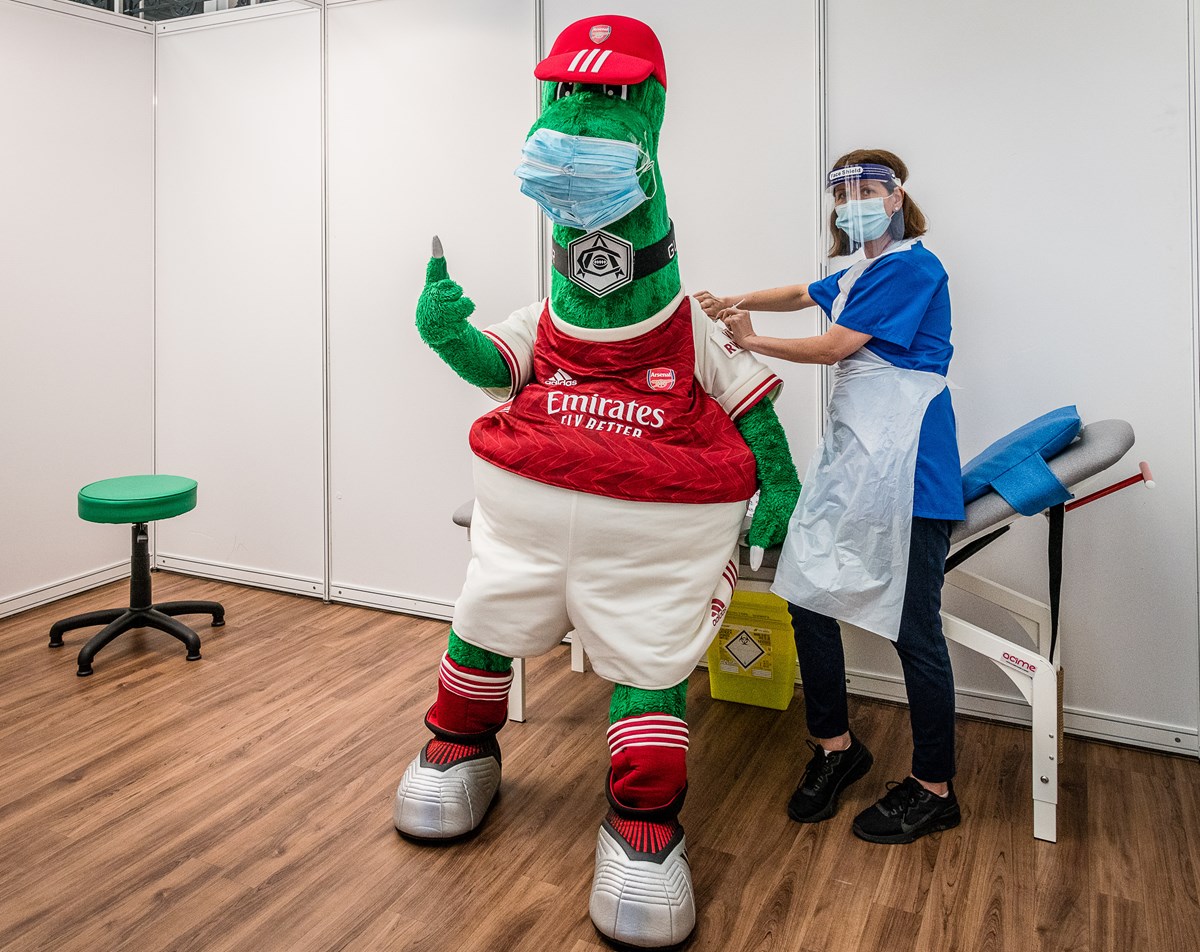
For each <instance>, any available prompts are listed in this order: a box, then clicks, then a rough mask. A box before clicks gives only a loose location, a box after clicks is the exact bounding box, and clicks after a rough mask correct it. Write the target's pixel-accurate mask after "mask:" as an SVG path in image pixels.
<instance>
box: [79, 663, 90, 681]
mask: <svg viewBox="0 0 1200 952" xmlns="http://www.w3.org/2000/svg"><path fill="white" fill-rule="evenodd" d="M91 673H92V666H91V665H88V666H87V667H86V668H85V667H84V666H83V665H80V666H79V670H78V671H76V672H75V676H76V677H79V678H86V677H87V676H88V675H89V674H91Z"/></svg>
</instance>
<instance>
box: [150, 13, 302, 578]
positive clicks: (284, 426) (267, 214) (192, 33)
mask: <svg viewBox="0 0 1200 952" xmlns="http://www.w3.org/2000/svg"><path fill="white" fill-rule="evenodd" d="M321 150H322V146H321V17H320V14H319V12H318V11H316V10H312V9H308V8H305V9H304V10H303V12H297V13H288V14H285V15H275V16H265V17H261V18H258V19H247V20H241V21H238V20H221V19H219V18H214V19H213V20H208V21H207V22H206V18H197V19H196V20H194V21H180V22H177V23H171V24H163V25H161V26H160V28H159V37H158V133H157V151H156V158H157V175H158V193H157V223H158V232H157V263H158V268H157V315H156V328H157V338H156V349H157V357H158V359H157V395H158V396H157V420H156V433H157V466H158V471H159V472H164V473H178V474H180V475H185V476H191V477H193V478H194V479H196V480H197V481H198V482H199V484H200V489H199V504H198V506H197V508H196V509H195V510H194V511H193V512H191V513H188V514H187V515H186V516H182V517H180V518H177V519H173V520H170V521H169V522H164V523H161V524H160V525H159V527H158V539H157V556H158V559H157V562H158V564H159V565H162V566H165V567H168V568H179V569H183V570H185V571H191V572H197V573H200V574H211V575H217V576H221V577H229V578H234V579H240V580H243V581H249V582H255V583H259V584H265V585H269V586H271V587H277V588H283V589H290V590H293V591H299V592H304V593H308V594H321V593H322V592H323V588H324V558H325V557H324V488H323V479H324V477H323V473H324V457H323V432H324V395H323V387H324V382H323V372H324V356H323V343H322V219H321V214H322V213H321Z"/></svg>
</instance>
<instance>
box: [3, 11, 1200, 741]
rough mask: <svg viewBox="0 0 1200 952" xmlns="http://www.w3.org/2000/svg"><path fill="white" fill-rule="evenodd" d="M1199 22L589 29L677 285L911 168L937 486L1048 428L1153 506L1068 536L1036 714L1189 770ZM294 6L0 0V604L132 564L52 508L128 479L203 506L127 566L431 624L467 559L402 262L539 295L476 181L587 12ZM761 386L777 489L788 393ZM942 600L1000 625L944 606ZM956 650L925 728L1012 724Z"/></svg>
mask: <svg viewBox="0 0 1200 952" xmlns="http://www.w3.org/2000/svg"><path fill="white" fill-rule="evenodd" d="M1196 2H1197V0H1160V2H1159V3H1157V4H1154V5H1153V12H1152V14H1151V13H1147V12H1146V11H1144V10H1142V9H1141V8H1139V7H1138V6H1137V5H1135V4H1130V3H1128V2H1125V0H1061V2H1059V3H1055V4H1044V3H1036V2H1034V0H1014V2H1013V3H1008V4H996V3H993V4H962V3H956V2H953V0H916V2H913V3H910V4H906V5H904V15H903V16H900V17H897V16H896V6H897V5H896V4H895V3H894V2H891V0H797V2H793V3H783V2H779V3H763V4H741V5H733V4H727V3H724V2H719V0H699V2H694V3H688V4H682V3H676V2H670V0H637V2H635V0H616V2H614V3H612V4H606V5H605V6H604V8H603V9H604V10H606V11H608V12H611V13H617V14H626V15H631V16H635V17H638V18H640V19H643V20H645V21H646V22H648V23H650V24H651V25H652V26H653V27H654V29H655V31H656V32H657V33H658V35H659V37H660V39H661V41H662V43H663V47H664V51H665V57H666V66H667V74H668V95H667V113H666V120H665V125H664V128H663V133H662V148H661V155H660V159H661V161H662V166H663V178H664V182H665V188H666V191H667V195H668V201H669V207H670V209H671V213H672V217H673V219H674V221H675V225H676V231H677V235H678V247H679V254H680V264H681V271H682V274H683V279H684V283H685V288H686V289H687V290H690V291H696V290H699V289H701V288H707V289H709V290H712V291H715V292H717V293H722V294H724V293H737V292H740V291H748V290H752V289H755V288H759V287H765V286H772V285H780V284H790V283H796V282H802V281H805V280H808V279H811V278H813V277H815V276H817V275H818V274H820V273H821V271H822V269H823V267H824V264H825V263H824V261H823V257H822V253H823V249H822V248H821V247H820V243H819V239H818V234H819V230H820V229H819V223H818V217H819V216H818V211H819V204H820V193H821V177H822V174H823V171H824V168H825V166H826V164H827V163H828V161H829V160H830V159H831V158H832V157H834V156H835V155H837V154H839V153H841V152H843V151H846V150H848V149H850V148H854V147H860V146H864V145H880V146H883V147H886V148H890V149H893V150H894V151H896V152H898V153H899V154H900V155H901V156H902V157H903V158H904V159H905V160H906V161H907V162H908V163H909V166H910V168H911V172H912V175H911V179H910V182H909V185H910V188H911V192H912V194H913V196H914V197H915V198H916V199H917V201H918V202H919V203H920V204H921V206H922V207H923V208H924V210H925V212H926V214H927V216H928V218H929V221H930V225H931V228H930V233H929V235H928V237H927V244H928V245H929V247H931V248H932V249H933V250H934V251H935V252H937V253H938V254H939V256H940V257H941V258H942V260H943V261H944V262H945V264H946V266H947V269H948V271H949V273H950V276H951V295H952V299H953V305H954V314H955V330H954V342H955V345H956V348H957V352H956V356H955V360H954V363H953V365H952V367H951V377H952V379H953V381H954V383H955V384H957V385H958V386H959V387H960V388H961V389H959V390H957V391H956V392H955V394H954V400H955V406H956V409H957V415H958V421H959V431H960V449H961V453H962V457H963V459H964V460H965V459H967V458H969V457H971V456H973V455H975V454H976V453H977V452H978V451H979V450H981V449H982V448H984V447H985V446H986V445H987V444H989V443H990V442H992V441H993V440H995V439H997V438H998V437H1000V436H1002V435H1004V434H1005V433H1007V432H1008V431H1010V430H1011V429H1013V428H1014V427H1016V426H1018V425H1020V424H1021V423H1024V422H1026V421H1027V420H1029V419H1031V418H1033V417H1034V416H1037V415H1039V414H1041V413H1043V412H1045V411H1047V410H1050V409H1053V408H1055V407H1058V406H1061V405H1064V404H1070V403H1074V404H1077V405H1078V407H1079V409H1080V412H1081V414H1082V416H1083V418H1084V420H1085V421H1094V420H1100V419H1104V418H1108V417H1121V418H1124V419H1126V420H1128V421H1129V422H1130V423H1132V425H1133V427H1134V429H1135V431H1136V433H1137V445H1136V447H1135V448H1134V450H1133V451H1132V453H1131V454H1130V455H1129V459H1127V460H1126V461H1125V462H1124V463H1122V464H1121V465H1120V466H1119V467H1117V468H1116V470H1114V471H1113V472H1112V473H1111V474H1108V475H1111V479H1112V480H1116V479H1117V478H1120V477H1122V476H1125V475H1128V474H1131V473H1133V472H1134V471H1135V468H1136V462H1137V460H1140V459H1146V460H1148V461H1149V463H1150V464H1151V466H1152V468H1153V469H1154V472H1155V475H1156V477H1157V480H1158V488H1157V489H1156V490H1154V491H1153V492H1150V491H1147V490H1145V489H1143V488H1140V487H1138V488H1134V489H1129V490H1126V491H1124V492H1122V493H1120V494H1118V495H1115V496H1113V497H1111V498H1108V499H1105V500H1102V501H1100V502H1098V503H1096V504H1095V505H1092V506H1088V507H1087V508H1085V509H1081V510H1079V511H1077V512H1075V513H1072V514H1070V515H1069V516H1068V518H1067V524H1066V562H1065V565H1066V571H1065V577H1064V583H1063V622H1062V638H1061V649H1060V650H1061V659H1062V661H1063V665H1064V668H1065V671H1066V708H1067V721H1066V726H1067V729H1068V730H1072V731H1074V732H1076V733H1082V734H1090V735H1092V736H1098V737H1103V738H1107V739H1112V740H1125V741H1130V742H1133V743H1137V744H1143V745H1148V746H1154V747H1160V748H1165V749H1172V750H1189V751H1193V752H1194V751H1196V750H1197V749H1198V743H1197V725H1198V722H1200V618H1198V612H1200V605H1198V604H1197V588H1198V578H1197V576H1198V564H1197V543H1198V537H1197V535H1198V534H1197V509H1198V499H1197V473H1196V449H1197V434H1198V427H1200V420H1198V411H1197V390H1198V389H1200V383H1198V381H1197V365H1198V361H1200V355H1198V354H1197V346H1198V344H1197V332H1196V322H1197V310H1198V308H1200V303H1198V302H1200V263H1198V262H1197V260H1196V257H1197V248H1198V246H1200V235H1198V234H1197V230H1198V227H1200V225H1198V222H1197V219H1198V217H1200V212H1198V206H1200V200H1198V195H1200V181H1197V180H1196V151H1197V146H1196V143H1195V141H1193V140H1194V137H1195V130H1196V126H1197V120H1196V108H1197V102H1198V101H1200V87H1197V85H1196V84H1197V77H1198V75H1200V70H1197V68H1196V67H1197V64H1196V62H1195V60H1196V48H1197V47H1198V46H1200V23H1197V17H1196V15H1195V12H1196ZM319 6H320V4H319V3H317V2H315V0H313V3H312V5H309V4H308V3H307V2H302V0H277V2H273V3H271V4H267V5H265V6H261V7H254V8H247V9H244V10H229V11H224V12H222V13H216V14H212V15H206V16H201V17H193V18H184V19H181V20H177V21H166V22H162V23H158V24H149V23H142V22H139V21H136V20H133V19H130V18H126V17H117V16H115V15H113V14H108V13H104V12H99V11H96V10H93V9H90V8H88V7H84V6H80V5H78V4H69V3H60V2H58V0H0V128H2V129H3V131H4V135H5V144H6V146H5V148H4V149H0V176H2V177H3V180H4V182H5V183H6V184H7V185H8V186H9V187H8V188H6V191H5V201H4V204H3V209H2V215H0V219H2V220H0V333H2V335H3V336H2V338H0V405H2V406H3V407H4V412H3V413H0V452H2V453H3V466H2V467H0V506H2V507H3V509H2V510H0V525H2V526H3V531H2V532H0V614H6V613H9V612H12V611H18V610H20V609H22V608H26V607H29V606H31V605H35V604H38V603H40V602H43V601H47V600H49V599H51V598H54V597H57V596H59V595H61V594H65V593H68V592H73V591H78V590H81V589H83V588H86V587H88V586H89V585H94V584H97V583H98V582H100V581H104V580H106V579H110V578H115V577H118V576H119V575H121V574H122V573H123V572H125V571H127V560H128V542H129V540H128V534H127V533H125V532H121V531H118V530H117V529H116V528H115V527H111V528H106V527H98V526H91V525H88V524H86V523H82V522H80V521H79V520H78V519H77V517H76V515H75V494H76V492H77V491H78V489H79V487H80V486H82V485H83V484H84V483H86V482H89V481H91V480H94V479H98V478H103V477H106V476H112V475H119V474H122V473H134V472H148V471H157V472H165V473H180V474H183V475H189V476H193V477H195V478H196V479H197V480H198V481H199V483H200V494H199V497H200V498H199V506H198V507H197V509H196V510H195V511H194V512H191V513H188V514H186V515H184V516H181V517H178V518H176V519H172V520H168V521H164V522H163V523H162V524H160V525H159V527H158V533H157V550H156V553H157V564H158V565H160V566H164V567H168V568H173V569H178V570H182V571H186V572H192V573H196V574H202V575H213V576H218V577H224V578H230V579H233V580H240V581H245V582H250V583H254V584H260V585H266V586H269V587H273V588H280V589H284V590H290V591H296V592H302V593H306V594H310V595H322V594H327V595H328V597H330V598H332V599H334V600H337V601H347V602H357V603H361V604H367V605H375V606H380V607H387V608H393V609H399V610H403V611H409V612H414V613H418V614H426V615H433V616H438V617H449V616H450V613H451V611H452V605H453V601H454V599H455V598H456V596H457V593H458V591H459V588H460V586H461V582H462V578H463V573H464V569H465V566H466V562H467V558H468V548H467V545H466V541H465V537H464V534H463V533H462V531H461V530H460V529H458V528H457V527H455V526H453V525H452V524H451V521H450V514H451V512H452V511H453V510H454V509H455V508H456V507H457V506H458V505H459V504H460V503H462V502H463V501H465V500H466V499H468V498H470V496H471V494H472V486H471V476H470V464H471V456H470V451H469V448H468V441H467V437H468V429H469V427H470V424H471V422H472V421H473V419H474V418H475V417H476V416H478V415H479V414H480V413H481V412H483V411H484V410H486V409H487V408H488V407H490V406H491V405H492V404H491V402H490V401H489V400H488V399H487V398H485V397H484V396H483V395H482V394H480V393H478V392H477V391H475V390H474V389H473V388H472V387H470V386H469V385H467V384H465V383H464V382H462V381H461V380H459V379H458V378H457V377H456V376H455V375H454V373H453V372H452V371H450V370H449V369H448V368H447V367H446V366H445V365H444V364H443V363H442V362H441V361H440V359H439V358H438V357H437V356H436V355H435V354H433V352H432V351H431V350H429V348H427V347H426V346H425V345H424V344H423V343H422V342H421V341H420V339H419V337H418V335H417V333H416V330H415V327H414V308H415V302H416V299H417V296H418V294H419V292H420V289H421V286H422V284H423V278H424V268H425V264H426V261H427V258H428V255H429V241H430V238H431V236H432V235H434V234H438V235H440V236H441V238H442V240H443V242H444V245H445V248H446V253H447V258H448V262H449V266H450V270H451V274H452V276H453V277H454V278H455V279H457V280H458V281H460V282H461V283H462V285H463V286H464V289H465V291H466V293H467V295H469V296H470V297H472V298H473V299H474V301H475V302H476V305H477V310H476V312H475V315H474V316H473V318H472V320H473V322H474V323H475V324H476V325H478V326H483V325H485V324H488V323H491V322H493V321H496V320H501V319H503V318H504V317H505V316H507V314H508V313H509V312H510V311H511V310H513V309H514V308H516V307H519V306H522V305H524V304H526V303H528V302H529V301H531V300H533V299H534V298H535V297H536V295H537V294H538V291H539V287H540V286H543V283H544V279H545V275H544V274H541V273H540V272H539V269H541V268H543V267H545V265H546V260H547V258H546V255H545V248H539V240H542V239H544V237H545V234H546V229H544V228H542V227H541V225H540V217H539V214H540V213H539V212H538V211H537V209H536V206H535V205H534V204H533V202H531V201H530V200H528V199H526V198H524V197H523V196H522V195H521V194H520V192H519V190H518V187H517V181H516V179H515V178H514V177H513V175H512V172H513V169H514V168H515V166H516V165H517V162H518V161H519V156H520V150H521V145H522V143H523V141H524V137H525V133H526V132H527V130H528V128H529V126H530V124H531V123H532V121H533V119H534V117H535V115H536V109H537V83H536V81H535V80H534V78H533V76H532V71H533V67H534V64H535V63H536V62H537V60H538V58H539V57H540V55H542V54H543V53H544V52H545V51H546V50H548V48H549V46H550V44H551V43H552V42H553V40H554V38H555V36H556V35H557V34H558V32H559V31H560V30H561V29H562V28H563V27H564V26H565V25H566V24H567V23H569V22H571V21H572V20H574V19H577V18H580V17H583V16H588V15H592V14H594V13H595V12H596V9H597V8H596V7H595V6H594V5H592V4H590V3H584V2H583V0H506V2H503V3H497V2H495V0H456V2H454V3H448V4H429V3H425V2H422V0H328V2H327V3H326V5H325V9H324V10H321V9H319V8H318V7H319ZM1143 6H1145V5H1143ZM1189 84H1191V88H1189ZM155 97H156V98H155ZM155 102H157V107H155V105H154V104H155ZM756 323H757V324H758V326H759V327H760V328H761V329H763V330H765V331H766V332H768V333H774V334H778V335H781V336H792V335H804V334H810V333H814V332H816V331H818V330H819V329H820V323H819V320H818V316H817V315H816V314H815V313H809V314H806V315H762V316H760V317H758V318H756ZM772 363H773V365H774V366H775V368H776V369H777V370H778V371H779V372H780V373H781V375H782V376H784V377H785V379H786V381H787V388H786V390H785V393H784V394H783V396H782V398H781V400H780V402H779V404H778V407H779V410H780V416H781V418H782V419H783V421H784V424H785V426H786V428H787V430H788V434H789V437H790V439H791V442H792V448H793V452H794V456H795V458H796V461H797V465H798V467H799V468H800V469H801V471H803V470H804V468H805V465H806V463H807V461H808V458H809V457H810V455H811V452H812V450H813V447H814V445H815V443H816V439H817V434H818V432H819V427H820V417H821V410H822V407H821V404H822V402H823V401H822V398H821V396H820V386H819V380H820V375H819V374H818V373H817V371H815V370H814V369H812V368H804V367H799V366H795V365H787V364H785V363H784V362H782V361H774V362H772ZM1103 481H1107V480H1103ZM1045 544H1046V528H1045V525H1044V522H1043V521H1042V520H1041V519H1038V518H1035V519H1023V520H1020V521H1019V522H1018V523H1017V524H1016V525H1015V526H1014V528H1013V530H1012V532H1010V533H1009V534H1008V535H1007V536H1005V537H1004V538H1003V539H1001V540H999V541H998V542H997V543H996V544H995V545H994V546H992V547H991V548H989V549H988V550H986V551H985V552H983V553H981V554H980V555H978V556H976V557H975V559H974V560H973V561H972V562H971V563H969V566H968V567H969V568H971V569H972V570H974V571H977V572H979V573H980V574H982V575H986V576H988V577H989V578H991V579H994V580H995V581H997V582H999V583H1002V584H1005V585H1007V586H1010V587H1011V588H1014V589H1016V590H1017V591H1019V592H1022V593H1027V594H1029V595H1031V596H1034V597H1036V598H1039V599H1043V600H1044V599H1045V598H1046V587H1047V582H1046V560H1045ZM947 607H949V608H950V609H952V610H953V611H954V612H955V613H956V614H958V615H960V616H962V617H964V618H967V619H968V620H971V621H975V622H977V623H979V624H981V625H984V626H985V627H994V628H996V629H997V630H998V631H1000V632H1001V633H1004V634H1012V635H1014V637H1019V635H1018V634H1017V633H1016V632H1013V631H1011V630H1006V629H1005V627H1004V626H1005V625H1006V624H1007V622H1005V621H1004V620H1003V619H1002V618H999V617H997V614H996V613H995V612H993V611H991V610H990V609H989V608H988V606H986V605H983V604H980V603H975V602H973V601H971V600H970V598H969V597H968V596H966V595H964V594H962V593H954V592H952V591H950V590H948V591H947ZM952 651H953V653H954V660H955V666H956V674H957V680H958V687H959V692H960V693H959V702H960V710H962V711H964V712H967V713H976V714H982V715H985V716H989V715H994V716H1000V717H1012V718H1016V719H1020V718H1023V717H1026V716H1027V713H1026V711H1027V709H1026V707H1025V705H1024V704H1023V703H1019V702H1017V701H1016V695H1015V693H1014V690H1013V688H1012V685H1011V684H1010V682H1009V681H1008V680H1007V679H1006V678H1005V677H1004V676H1003V675H1002V674H1001V673H1000V672H998V671H996V670H995V669H994V668H993V667H992V666H991V665H990V664H989V663H987V662H986V661H982V660H980V659H978V658H977V657H975V656H974V655H972V654H970V653H968V652H965V651H959V650H957V648H956V647H954V646H952ZM848 663H849V667H850V680H851V690H852V691H856V692H860V693H866V694H875V695H879V696H885V697H897V698H902V697H903V687H902V685H901V683H900V678H899V666H898V664H897V662H896V659H895V655H894V652H893V651H892V649H891V647H890V646H889V645H888V644H886V643H884V642H883V641H882V640H880V639H876V638H873V637H869V636H865V635H852V636H851V637H850V639H849V643H848Z"/></svg>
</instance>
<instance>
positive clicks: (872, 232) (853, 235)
mask: <svg viewBox="0 0 1200 952" xmlns="http://www.w3.org/2000/svg"><path fill="white" fill-rule="evenodd" d="M891 220H892V216H891V215H889V214H888V213H887V212H886V211H885V210H884V208H883V199H882V198H865V199H862V200H861V201H856V202H846V203H845V204H844V205H839V206H838V207H837V218H836V224H837V226H838V228H840V229H841V230H842V231H844V232H845V233H846V237H847V238H849V239H850V240H851V241H852V242H854V243H855V244H856V245H861V244H863V243H865V242H868V241H874V240H875V239H876V238H878V237H879V236H880V235H882V234H883V233H884V232H885V231H887V228H888V225H889V223H890V222H891Z"/></svg>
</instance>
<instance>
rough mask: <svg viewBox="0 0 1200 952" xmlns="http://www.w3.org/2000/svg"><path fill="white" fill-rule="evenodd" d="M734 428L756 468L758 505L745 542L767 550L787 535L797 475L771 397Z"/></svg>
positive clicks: (797, 497) (747, 414)
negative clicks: (743, 441)
mask: <svg viewBox="0 0 1200 952" xmlns="http://www.w3.org/2000/svg"><path fill="white" fill-rule="evenodd" d="M737 428H738V432H740V433H741V434H742V439H744V440H745V441H746V444H747V445H748V446H749V447H750V450H751V451H752V452H753V453H754V460H755V463H756V465H757V467H758V486H759V494H758V505H757V506H756V507H755V509H754V519H753V520H752V521H751V523H750V532H749V533H748V535H747V539H746V541H747V542H749V543H750V545H757V546H762V548H764V549H769V548H770V547H771V546H773V545H779V543H781V542H782V541H783V537H784V535H786V534H787V527H788V520H789V519H791V516H792V512H793V510H795V508H796V500H797V499H799V498H800V478H799V477H798V476H797V475H796V464H795V463H793V462H792V454H791V451H790V450H789V449H788V442H787V435H786V434H785V433H784V432H783V425H782V424H781V423H780V422H779V417H778V416H776V415H775V407H774V406H773V405H772V404H771V401H770V400H760V401H759V402H758V403H756V404H755V405H754V406H753V407H752V408H751V409H750V410H748V411H747V412H746V413H744V414H743V415H742V416H741V417H739V418H738V421H737Z"/></svg>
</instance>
